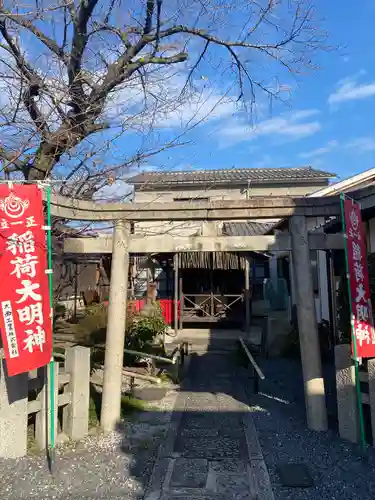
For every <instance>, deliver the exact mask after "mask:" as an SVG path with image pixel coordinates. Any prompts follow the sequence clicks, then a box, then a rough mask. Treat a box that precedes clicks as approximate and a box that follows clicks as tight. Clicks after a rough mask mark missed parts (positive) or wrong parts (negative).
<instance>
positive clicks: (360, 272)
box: [344, 199, 375, 358]
mask: <svg viewBox="0 0 375 500" xmlns="http://www.w3.org/2000/svg"><path fill="white" fill-rule="evenodd" d="M344 216H345V227H346V244H347V258H348V271H349V277H348V278H349V286H350V295H351V312H352V328H353V334H354V339H355V342H356V355H357V357H358V358H369V357H374V356H375V335H374V326H373V318H372V306H371V296H370V286H369V279H368V272H367V259H366V241H365V234H364V229H363V223H362V218H361V208H360V206H359V204H358V203H355V202H353V201H352V200H350V199H345V200H344ZM353 354H354V348H353Z"/></svg>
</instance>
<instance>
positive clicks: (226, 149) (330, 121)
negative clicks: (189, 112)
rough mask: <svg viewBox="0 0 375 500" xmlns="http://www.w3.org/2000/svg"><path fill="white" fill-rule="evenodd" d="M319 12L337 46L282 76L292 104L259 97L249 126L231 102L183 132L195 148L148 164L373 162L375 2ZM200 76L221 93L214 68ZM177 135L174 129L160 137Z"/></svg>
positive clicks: (348, 168)
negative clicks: (297, 72) (301, 70)
mask: <svg viewBox="0 0 375 500" xmlns="http://www.w3.org/2000/svg"><path fill="white" fill-rule="evenodd" d="M317 12H318V14H319V17H320V18H325V21H324V22H323V23H322V26H324V28H325V29H327V31H328V32H329V40H328V42H327V44H329V45H331V46H332V47H333V48H332V49H331V50H329V51H326V52H320V53H319V54H318V55H317V57H316V59H315V62H316V63H317V64H318V65H319V68H318V69H316V70H312V71H306V72H305V74H303V75H301V76H299V77H298V78H297V79H294V78H290V77H288V76H286V75H285V73H284V74H283V76H280V79H281V78H284V80H280V83H281V84H282V85H284V84H285V85H286V86H288V87H290V94H289V93H288V95H290V97H289V99H288V102H287V103H279V102H274V103H273V106H272V110H271V109H270V108H269V106H268V101H267V100H265V99H264V98H262V97H259V100H258V101H257V109H256V113H254V115H253V117H252V120H251V123H250V120H249V116H248V115H246V116H245V114H244V113H236V112H235V110H234V109H233V105H231V106H229V105H228V104H223V105H222V106H221V107H220V106H218V107H217V109H216V110H215V112H214V113H213V116H211V117H210V116H208V117H207V119H206V120H205V121H204V122H203V123H202V124H200V125H199V126H197V127H196V128H195V129H194V130H192V131H191V132H189V133H188V134H187V135H186V136H185V137H184V140H186V141H190V144H189V145H187V146H184V147H182V148H177V149H173V150H169V151H167V152H166V153H163V154H160V155H158V156H157V157H156V158H153V160H152V161H150V162H149V165H148V167H147V168H150V169H152V168H158V169H159V168H164V169H169V168H173V169H186V168H202V169H204V168H232V167H236V168H246V167H263V168H267V167H283V166H285V167H286V166H288V167H289V166H301V165H312V166H313V167H316V168H319V169H324V170H328V171H330V172H334V173H336V174H337V175H338V176H339V177H340V178H345V177H348V176H351V175H354V174H356V173H358V172H361V171H363V170H366V169H368V168H372V167H375V161H374V158H375V130H374V127H373V123H374V118H373V117H374V111H375V48H374V47H375V30H374V19H375V4H374V3H373V2H371V1H370V0H362V1H361V2H358V3H357V4H355V3H354V2H339V1H338V0H336V1H332V0H331V1H326V0H325V1H324V0H318V2H317ZM259 71H261V70H259ZM199 76H200V77H201V78H202V82H201V83H202V85H207V87H209V88H210V92H213V94H214V96H215V97H217V96H218V95H220V90H219V88H218V89H217V92H216V91H215V90H213V89H214V88H215V85H216V84H217V82H216V80H215V76H214V75H213V74H212V73H211V74H210V72H209V73H208V74H205V75H203V74H202V75H199V74H198V78H199ZM225 78H227V79H228V80H227V82H225V83H228V85H229V82H230V76H229V75H226V76H225ZM222 83H223V82H221V83H220V86H219V87H220V88H221V89H222V88H223V87H222ZM285 96H286V94H285ZM213 100H214V98H213ZM175 133H178V128H173V127H170V128H169V129H168V130H164V131H163V132H161V135H162V136H163V137H168V136H169V135H170V136H171V137H172V136H173V134H175ZM121 147H122V144H121V145H120V148H121Z"/></svg>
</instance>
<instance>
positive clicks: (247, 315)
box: [245, 255, 250, 339]
mask: <svg viewBox="0 0 375 500" xmlns="http://www.w3.org/2000/svg"><path fill="white" fill-rule="evenodd" d="M249 259H250V257H249V256H248V255H246V256H245V332H246V337H247V338H248V339H249V338H250V260H249Z"/></svg>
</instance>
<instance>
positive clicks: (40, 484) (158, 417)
mask: <svg viewBox="0 0 375 500" xmlns="http://www.w3.org/2000/svg"><path fill="white" fill-rule="evenodd" d="M176 396H177V392H176V391H175V390H171V391H170V392H168V394H167V395H166V397H165V398H164V399H163V400H162V401H161V402H159V403H155V404H154V403H153V404H152V410H150V411H147V412H142V413H138V414H135V415H133V416H132V417H131V418H129V419H128V420H126V421H124V422H122V423H121V424H119V427H118V430H116V432H113V433H112V434H111V435H109V436H106V437H104V436H91V437H88V438H87V439H86V440H84V441H82V442H79V443H70V444H67V445H65V446H62V447H59V448H58V449H57V453H56V472H55V474H54V476H51V474H50V473H49V471H48V467H47V462H46V458H45V456H42V455H41V456H29V457H25V458H23V459H20V460H16V461H15V460H1V461H0V498H1V500H19V499H26V498H27V499H33V498H38V499H39V500H44V499H56V500H81V499H82V500H89V499H95V500H96V499H102V498H103V499H108V500H109V499H111V500H116V499H120V498H121V499H122V500H135V499H139V498H142V496H143V491H144V487H145V486H146V484H147V481H148V479H149V476H150V474H151V471H152V467H153V464H154V461H155V456H156V452H157V449H158V446H159V444H160V442H161V440H162V439H163V436H164V435H165V432H166V429H167V427H168V423H169V420H170V416H171V410H172V408H173V405H174V401H175V399H176Z"/></svg>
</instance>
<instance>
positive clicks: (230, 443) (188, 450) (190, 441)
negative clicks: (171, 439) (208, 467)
mask: <svg viewBox="0 0 375 500" xmlns="http://www.w3.org/2000/svg"><path fill="white" fill-rule="evenodd" d="M174 451H176V452H178V453H181V455H183V456H184V457H186V458H188V457H189V458H206V459H221V458H234V459H243V458H244V457H247V449H246V443H245V442H244V439H234V438H232V437H231V438H225V437H219V438H204V437H201V438H184V439H181V438H180V437H178V438H177V440H176V442H175V448H174Z"/></svg>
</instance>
